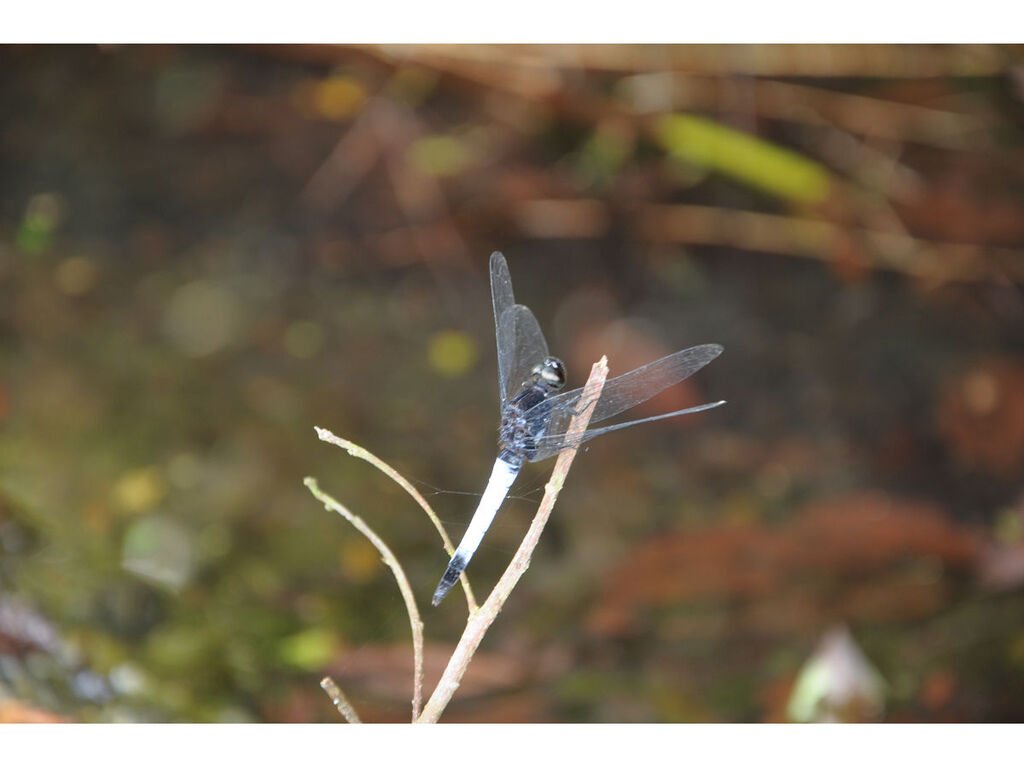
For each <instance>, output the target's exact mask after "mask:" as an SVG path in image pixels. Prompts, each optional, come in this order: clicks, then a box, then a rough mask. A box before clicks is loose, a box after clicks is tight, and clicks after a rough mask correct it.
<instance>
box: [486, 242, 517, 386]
mask: <svg viewBox="0 0 1024 768" xmlns="http://www.w3.org/2000/svg"><path fill="white" fill-rule="evenodd" d="M491 303H492V306H493V308H494V331H495V336H496V342H497V349H498V395H499V396H500V397H501V402H502V403H504V402H505V396H506V392H507V390H508V380H509V374H510V372H511V368H512V364H513V362H514V358H515V352H516V326H515V316H514V315H512V314H509V312H510V310H511V309H512V307H513V306H515V303H516V300H515V297H514V295H513V294H512V276H511V275H510V274H509V272H508V263H507V262H506V261H505V257H504V256H503V255H502V254H501V252H500V251H495V252H494V253H492V254H491Z"/></svg>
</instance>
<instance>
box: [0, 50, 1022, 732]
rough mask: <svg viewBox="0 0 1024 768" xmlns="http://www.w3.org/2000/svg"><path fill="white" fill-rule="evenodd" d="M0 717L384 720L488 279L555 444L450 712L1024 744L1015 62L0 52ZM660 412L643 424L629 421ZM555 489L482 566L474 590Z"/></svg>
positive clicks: (405, 701)
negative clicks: (697, 363) (508, 295)
mask: <svg viewBox="0 0 1024 768" xmlns="http://www.w3.org/2000/svg"><path fill="white" fill-rule="evenodd" d="M0 63H2V66H0V178H2V179H3V184H2V185H0V721H4V722H7V721H44V722H46V721H138V720H176V721H267V720H286V721H310V720H327V721H334V720H336V719H337V713H336V712H335V711H334V709H333V707H332V706H331V702H330V701H329V700H328V699H327V698H326V697H325V696H324V695H323V692H322V691H321V690H320V688H319V686H318V682H319V680H320V678H321V677H322V676H323V675H325V674H331V675H333V676H334V677H335V678H336V679H337V681H338V683H339V684H340V685H341V686H342V688H343V689H344V690H345V692H346V694H347V695H348V697H349V698H350V699H351V700H352V703H353V704H354V705H355V706H356V708H357V709H358V710H359V712H360V714H361V715H362V716H363V719H364V720H367V721H388V720H391V721H401V720H407V719H408V717H409V700H410V695H411V687H412V681H411V677H412V667H411V664H412V660H411V650H410V647H409V644H408V638H409V625H408V620H407V617H406V615H405V613H404V610H403V608H402V601H401V599H400V597H399V596H398V594H397V593H396V591H395V588H394V582H393V580H392V579H391V578H390V576H389V574H388V572H387V571H386V569H385V568H384V566H382V564H381V563H380V558H379V556H378V555H377V553H376V551H375V550H374V549H373V548H372V547H371V546H370V545H368V544H367V543H366V542H365V541H363V540H362V539H361V538H359V536H358V535H357V534H356V533H355V532H354V531H352V530H350V529H348V528H347V527H346V526H345V525H344V524H343V523H342V521H340V520H339V519H338V518H337V516H335V515H333V514H330V513H327V512H325V511H324V509H323V508H322V507H321V506H320V505H319V504H318V503H317V502H315V501H314V500H313V499H312V498H311V497H310V496H309V495H308V494H307V493H306V492H305V489H304V488H303V486H302V478H303V477H305V476H308V475H312V476H315V477H317V478H318V479H319V481H320V483H321V484H322V486H323V487H324V489H325V490H327V491H328V492H330V493H331V494H332V495H334V496H336V497H337V498H338V499H339V501H341V502H343V503H344V504H346V505H347V506H349V507H350V508H351V509H352V510H353V511H354V512H355V513H357V514H359V515H360V516H362V517H363V518H365V519H366V520H367V521H368V522H370V523H371V524H372V526H373V527H374V529H375V530H377V531H378V532H379V533H380V534H381V535H382V536H383V537H384V538H385V539H386V540H387V542H388V543H389V545H390V546H391V548H392V549H393V550H394V551H395V552H396V554H397V555H398V556H399V558H400V559H401V560H402V561H403V564H404V566H405V569H406V571H407V573H408V574H409V578H410V581H411V582H412V585H413V589H414V591H415V592H416V596H417V599H418V601H419V603H420V605H421V607H422V609H423V615H424V618H425V621H426V636H427V648H426V665H427V685H428V686H430V685H431V684H432V682H433V681H435V680H436V679H437V678H438V677H439V675H440V673H441V670H442V669H443V668H444V665H445V662H446V660H447V657H448V654H449V653H450V651H451V648H452V645H453V643H454V641H455V639H456V637H457V632H458V631H459V629H460V627H461V624H462V620H463V618H464V604H463V605H460V603H459V600H457V599H452V598H449V600H448V601H447V602H446V603H445V604H444V605H443V606H442V607H441V608H440V609H437V610H434V609H430V608H428V607H427V606H428V604H429V596H430V593H431V591H432V590H433V587H434V585H435V584H436V581H437V578H438V576H439V574H440V572H441V569H442V568H443V567H444V564H445V562H446V561H447V557H446V556H445V555H444V553H443V552H442V550H441V548H440V546H439V544H438V539H437V535H436V533H435V531H434V530H433V528H432V526H431V525H430V523H429V522H428V521H427V520H426V519H425V517H424V516H423V515H422V514H421V513H420V511H419V510H418V509H416V508H415V506H414V505H413V504H412V503H411V502H410V501H409V500H408V498H407V497H406V496H404V495H403V494H401V492H399V491H398V490H396V489H395V488H394V487H393V486H392V485H391V483H390V482H388V481H387V480H385V479H383V478H382V477H380V476H379V475H378V473H376V472H375V471H374V470H373V469H372V468H369V467H368V466H367V465H366V464H364V463H363V462H360V461H356V460H355V459H353V458H351V457H349V456H348V455H347V454H345V453H344V452H343V451H340V450H337V449H335V448H331V447H329V446H326V445H324V444H322V443H320V442H319V441H317V440H316V437H315V435H314V432H313V426H314V425H320V426H323V427H329V428H330V429H331V430H332V431H334V432H335V433H337V434H339V435H342V436H345V437H348V438H351V439H352V440H354V441H356V442H358V443H360V444H362V445H365V446H367V447H368V448H370V449H371V450H372V451H373V452H374V453H375V454H377V455H379V456H381V457H382V458H384V459H385V460H387V461H388V462H390V463H392V464H393V465H394V466H396V467H397V468H398V469H399V470H401V471H402V472H403V473H404V474H405V475H406V476H408V477H409V478H411V479H412V480H413V481H415V482H416V483H417V486H418V487H419V489H420V490H421V491H422V492H423V493H424V494H426V495H428V496H429V497H430V500H431V502H432V504H433V505H434V507H435V508H436V509H437V510H438V512H439V514H440V516H441V518H442V520H443V521H444V523H445V525H446V526H448V529H449V532H450V533H451V534H452V537H453V538H458V536H459V535H460V534H461V533H462V530H463V526H464V525H465V524H466V522H467V521H468V518H469V515H470V513H471V511H472V509H473V508H474V506H475V498H474V494H476V493H479V492H480V490H481V489H482V483H483V482H484V481H485V480H486V474H487V470H488V467H489V466H490V463H491V461H492V460H493V453H494V450H495V428H496V426H497V425H496V419H497V403H496V393H495V376H496V373H495V370H494V368H495V364H494V358H493V355H494V353H493V351H492V350H493V345H494V337H493V326H492V320H491V317H490V297H489V294H488V287H487V281H486V274H485V271H486V263H487V256H488V255H489V253H490V252H491V251H492V250H495V249H501V250H503V251H504V252H505V253H506V255H507V256H508V258H509V261H510V263H511V264H512V272H513V274H514V276H515V280H516V290H517V298H518V299H519V300H520V301H523V302H524V303H527V304H529V305H530V306H531V307H532V308H533V309H534V310H535V312H536V314H537V315H538V317H539V319H540V321H541V324H542V326H543V327H544V329H545V332H546V333H547V335H548V339H549V342H550V344H551V348H552V352H554V353H555V354H558V355H559V356H560V357H562V358H563V359H564V360H565V361H566V362H567V364H568V366H569V370H570V379H571V382H572V383H573V384H574V385H575V384H579V383H582V377H583V375H584V374H585V372H586V371H587V370H589V367H590V364H591V363H592V362H593V361H594V360H595V359H597V358H598V357H599V356H600V355H602V354H608V356H609V359H610V364H611V369H612V373H613V374H615V373H616V372H619V373H621V372H623V371H625V370H629V369H631V368H633V367H636V366H638V365H642V364H644V363H646V362H648V361H650V360H653V359H655V358H657V357H659V356H661V355H664V354H666V353H669V352H671V351H673V350H675V349H678V348H680V347H683V346H687V345H691V344H698V343H703V342H718V343H721V344H723V345H724V346H725V347H726V353H725V354H724V355H723V356H722V357H721V358H719V359H718V360H716V361H715V363H714V365H712V366H709V367H708V368H707V369H705V370H704V371H702V372H701V374H700V376H698V377H695V378H694V379H692V380H690V381H687V382H686V383H685V385H683V386H679V387H675V388H673V389H671V390H669V391H667V392H665V393H664V394H663V395H662V396H661V397H660V398H659V400H657V401H652V402H651V403H650V404H649V405H647V406H645V407H643V408H638V409H637V413H636V416H637V417H641V416H644V415H650V414H652V413H656V412H659V411H664V410H671V409H678V408H683V407H686V406H687V405H689V404H693V403H696V402H700V401H704V400H708V399H717V398H723V399H726V400H728V401H729V402H728V405H727V406H726V407H724V408H721V409H718V410H716V411H714V412H710V413H707V414H701V415H698V416H695V417H692V418H687V419H681V420H678V421H672V422H668V423H664V424H660V425H649V426H648V427H644V428H637V429H635V430H627V431H624V432H622V433H621V434H617V435H615V436H610V437H608V438H606V439H604V440H601V441H595V442H594V444H593V445H592V447H591V448H590V449H589V450H588V451H586V452H585V453H584V454H582V455H581V456H580V457H579V458H578V459H577V463H576V466H575V467H574V469H573V474H572V476H571V477H570V479H569V483H568V485H567V487H566V489H565V491H564V492H563V493H562V496H561V498H560V500H559V505H558V509H557V510H556V514H555V517H554V518H553V520H552V523H551V525H550V526H549V528H548V530H547V531H546V532H545V537H544V539H543V541H542V546H541V547H540V550H539V551H538V552H537V553H536V554H535V556H534V558H533V562H532V565H531V568H530V570H529V572H528V573H527V574H526V576H525V577H524V579H523V581H522V582H521V583H520V585H519V588H518V589H517V591H516V592H515V593H514V595H513V599H512V600H511V601H510V602H509V604H508V605H507V606H506V608H505V612H504V614H503V616H502V617H501V619H500V620H499V622H498V623H497V624H496V625H495V627H494V628H493V630H492V634H491V636H490V637H489V638H488V642H487V644H485V646H484V649H483V651H481V652H480V653H479V654H478V655H477V657H476V659H475V660H474V663H473V664H472V665H471V667H470V671H469V675H468V676H467V677H466V679H465V680H464V681H463V685H462V687H461V688H460V691H459V694H458V695H457V696H456V698H455V700H454V701H453V703H452V706H451V707H450V709H449V710H448V712H447V713H446V714H447V719H451V720H467V721H588V722H589V721H670V722H678V721H716V720H729V721H733V720H747V721H750V720H754V721H756V720H787V719H796V720H822V719H826V720H827V719H887V720H893V721H905V720H1018V719H1021V717H1024V699H1021V697H1020V695H1019V691H1020V690H1021V687H1022V684H1024V631H1022V629H1021V628H1022V627H1024V622H1022V620H1024V593H1022V588H1024V485H1022V483H1021V478H1022V477H1024V471H1022V470H1024V410H1022V409H1024V400H1022V394H1021V393H1022V392H1024V386H1022V384H1024V375H1022V370H1024V359H1022V355H1021V350H1022V349H1024V335H1022V331H1021V329H1022V328H1024V300H1022V294H1021V285H1022V284H1024V210H1022V208H1024V202H1022V198H1021V195H1020V190H1021V189H1022V188H1024V163H1022V162H1021V159H1022V152H1024V106H1022V102H1024V92H1022V88H1021V83H1022V82H1024V76H1022V73H1024V64H1022V57H1021V50H1020V49H1019V48H1016V47H991V46H954V47H949V46H936V47H902V46H901V47H895V46H894V47H884V46H853V47H842V46H839V47H836V46H829V47H788V46H774V47H773V46H767V47H763V46H756V47H735V48H729V47H714V46H711V47H708V46H692V47H685V46H684V47H664V46H649V47H633V46H587V47H579V48H577V47H554V48H537V47H501V46H497V47H492V46H464V47H453V46H440V47H386V48H377V47H355V48H338V47H281V48H267V47H261V48H246V49H234V48H232V49H213V48H179V47H128V48H118V47H113V48H95V49H93V48H84V47H76V48H31V47H28V48H21V47H17V48H7V49H4V50H2V51H0ZM646 408H649V409H650V410H645V409H646ZM546 469H547V468H546V467H540V468H536V470H534V469H533V468H531V469H530V471H528V472H527V473H526V474H525V476H524V478H523V479H522V481H521V482H520V483H519V484H518V485H517V486H516V488H515V489H514V494H515V497H516V498H513V499H511V500H510V501H509V503H508V504H507V505H506V506H505V508H503V510H502V512H501V514H500V516H499V517H498V519H497V520H496V522H495V525H494V527H493V529H492V531H491V532H490V533H489V534H488V537H487V539H486V541H485V542H484V545H483V547H482V549H481V551H480V553H479V554H478V555H477V557H476V558H475V559H474V562H473V565H472V567H471V568H470V571H469V575H470V577H471V579H472V580H473V583H474V587H475V589H476V593H477V596H478V597H480V596H482V595H484V594H486V591H487V589H488V588H489V587H490V585H491V584H492V583H493V581H494V579H495V578H496V577H497V575H498V574H499V573H500V572H501V570H502V569H503V568H504V566H505V564H506V562H507V561H508V558H509V556H510V553H511V552H512V551H513V550H514V547H515V546H516V544H517V543H518V541H519V539H520V537H521V535H522V533H523V532H524V530H525V529H526V526H527V524H528V519H529V517H530V515H531V513H532V511H533V508H534V505H535V503H536V500H537V499H538V498H539V493H538V490H537V489H539V488H540V487H541V486H542V484H543V483H544V481H545V479H546Z"/></svg>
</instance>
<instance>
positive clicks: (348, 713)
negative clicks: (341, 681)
mask: <svg viewBox="0 0 1024 768" xmlns="http://www.w3.org/2000/svg"><path fill="white" fill-rule="evenodd" d="M320 687H321V688H323V689H324V691H325V692H326V693H327V695H328V696H330V697H331V701H332V702H334V706H335V707H337V709H338V712H340V713H341V716H342V717H344V718H345V721H346V722H349V723H352V724H353V725H356V724H358V723H361V722H363V721H362V720H360V719H359V715H357V714H356V710H355V708H354V707H353V706H352V703H351V702H350V701H349V700H348V699H347V698H346V697H345V694H344V693H342V692H341V688H339V687H338V684H337V683H336V682H334V680H332V679H331V678H330V677H325V678H324V679H323V680H321V681H320Z"/></svg>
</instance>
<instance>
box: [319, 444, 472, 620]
mask: <svg viewBox="0 0 1024 768" xmlns="http://www.w3.org/2000/svg"><path fill="white" fill-rule="evenodd" d="M313 429H315V430H316V436H317V437H319V438H320V439H321V440H323V441H324V442H325V443H331V444H332V445H336V446H338V447H339V448H344V449H345V450H346V451H347V452H348V455H349V456H355V457H356V458H357V459H362V460H363V461H365V462H368V463H370V464H372V465H373V466H375V467H376V468H377V469H379V470H380V471H381V472H383V473H384V474H385V475H387V476H388V477H390V478H391V479H392V480H394V481H395V483H397V484H398V486H399V487H400V488H401V489H402V490H403V491H405V492H406V493H408V494H409V495H410V496H411V497H412V499H413V501H415V502H416V503H417V504H419V505H420V507H421V508H422V509H423V511H424V512H426V513H427V517H429V518H430V522H432V523H433V524H434V528H435V529H436V530H437V532H438V533H439V534H440V536H441V541H442V543H443V544H444V550H445V552H447V553H448V556H449V557H451V556H452V555H454V554H455V547H453V546H452V541H451V539H449V538H448V532H447V531H446V530H445V529H444V525H443V524H442V523H441V520H440V518H438V516H437V514H436V513H435V512H434V510H433V509H432V508H431V506H430V504H428V503H427V500H426V499H424V498H423V496H422V495H421V494H420V492H419V491H417V490H416V488H414V487H413V485H412V484H411V483H410V482H409V481H408V480H406V479H405V478H404V477H402V476H401V475H400V474H398V471H397V470H396V469H395V468H394V467H392V466H391V465H390V464H388V463H387V462H386V461H384V460H383V459H380V458H378V457H377V456H374V455H373V454H372V453H370V452H369V451H368V450H366V449H365V448H363V447H362V446H361V445H356V444H355V443H353V442H351V441H350V440H346V439H345V438H343V437H338V436H337V435H335V434H334V433H332V432H331V431H330V430H329V429H323V428H322V427H313ZM459 581H461V582H462V589H463V591H464V592H465V593H466V603H467V604H468V605H469V612H470V613H472V612H473V611H475V610H476V609H477V605H476V598H475V597H474V596H473V590H472V588H470V586H469V579H468V578H467V577H466V574H465V573H463V574H462V576H461V577H460V578H459Z"/></svg>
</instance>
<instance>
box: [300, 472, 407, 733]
mask: <svg viewBox="0 0 1024 768" xmlns="http://www.w3.org/2000/svg"><path fill="white" fill-rule="evenodd" d="M303 482H304V483H305V485H306V487H307V488H309V491H310V493H312V494H313V496H315V497H316V498H317V499H318V500H319V501H320V502H321V503H323V505H324V506H325V507H327V509H330V510H333V511H334V512H337V513H338V514H339V515H341V516H342V517H344V518H345V519H346V520H348V521H349V522H350V523H351V524H352V526H353V527H354V528H355V529H356V530H357V531H359V532H360V533H361V534H363V536H365V537H366V538H367V539H368V540H369V542H370V543H371V544H373V546H374V547H376V549H377V551H378V552H380V554H381V558H382V559H383V560H384V564H385V565H387V566H388V567H389V568H390V569H391V570H392V572H393V573H394V574H395V581H397V582H398V589H399V591H400V592H401V593H402V599H403V600H404V601H405V610H406V612H407V613H408V614H409V625H410V627H411V628H412V652H413V684H412V717H413V720H416V718H417V716H418V715H419V713H420V707H421V706H422V704H423V621H422V620H421V619H420V612H419V609H418V608H417V607H416V598H415V597H414V596H413V593H412V587H411V586H410V584H409V579H408V578H407V577H406V575H405V571H404V570H402V566H401V564H400V563H399V562H398V558H396V557H395V555H394V553H392V551H391V549H390V548H389V547H388V545H387V544H385V543H384V541H383V540H382V539H381V538H380V536H378V535H377V534H376V533H374V531H373V529H372V528H370V526H368V525H367V524H366V523H365V522H363V520H362V518H360V517H359V516H358V515H355V514H353V513H352V512H350V511H349V510H348V509H347V508H346V507H345V506H344V505H343V504H341V503H339V502H338V501H336V500H334V499H333V498H331V497H330V496H328V495H327V494H326V493H324V492H323V491H321V490H320V487H319V486H318V485H317V482H316V480H314V479H313V478H312V477H307V478H306V479H305V480H304V481H303ZM335 703H336V704H337V702H335Z"/></svg>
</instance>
